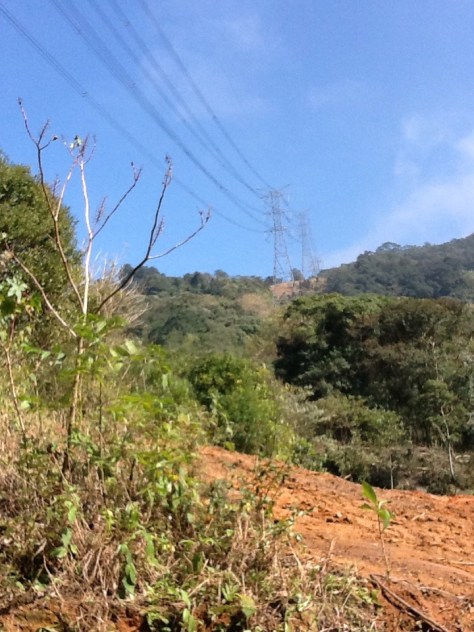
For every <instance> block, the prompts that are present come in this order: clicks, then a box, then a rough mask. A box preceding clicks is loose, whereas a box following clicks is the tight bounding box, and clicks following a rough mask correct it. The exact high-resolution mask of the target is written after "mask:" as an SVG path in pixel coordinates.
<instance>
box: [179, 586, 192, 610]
mask: <svg viewBox="0 0 474 632" xmlns="http://www.w3.org/2000/svg"><path fill="white" fill-rule="evenodd" d="M179 594H180V596H181V599H182V600H183V601H184V603H185V605H186V606H187V607H188V608H191V599H190V597H189V595H188V593H187V592H186V591H185V590H183V589H181V588H180V590H179Z"/></svg>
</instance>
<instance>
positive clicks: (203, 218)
mask: <svg viewBox="0 0 474 632" xmlns="http://www.w3.org/2000/svg"><path fill="white" fill-rule="evenodd" d="M199 215H200V217H201V224H200V225H199V227H198V228H196V230H195V231H194V232H193V233H191V234H190V235H188V236H187V237H186V238H185V239H183V241H180V242H178V243H177V244H175V245H174V246H171V248H168V250H165V251H164V252H162V253H160V254H158V255H151V256H150V257H148V260H149V261H153V260H154V259H161V258H162V257H166V256H167V255H169V254H170V253H172V252H174V251H175V250H177V249H178V248H181V247H182V246H184V245H185V244H187V243H188V241H191V239H194V237H196V235H197V234H198V233H199V232H201V230H202V229H203V228H204V226H205V225H206V224H207V222H208V221H209V220H210V219H211V211H210V210H208V211H207V212H206V213H203V212H202V211H201V212H200V213H199Z"/></svg>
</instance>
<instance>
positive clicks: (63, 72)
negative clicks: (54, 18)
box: [0, 3, 262, 233]
mask: <svg viewBox="0 0 474 632" xmlns="http://www.w3.org/2000/svg"><path fill="white" fill-rule="evenodd" d="M0 14H2V15H3V17H4V18H5V19H6V20H7V21H8V22H10V24H11V25H12V26H13V27H14V29H15V30H16V31H17V32H18V33H20V35H21V36H22V37H24V38H25V39H26V40H27V41H28V42H29V44H31V46H32V47H33V48H35V49H36V50H37V52H38V53H39V54H40V56H41V57H42V58H43V59H44V60H45V61H46V62H47V63H48V64H49V65H50V66H51V67H52V68H53V70H55V71H56V72H57V73H58V74H59V75H60V76H61V77H62V78H63V79H64V80H65V81H66V82H67V83H68V84H69V85H70V86H71V88H72V89H73V90H74V91H75V92H76V93H77V94H79V96H80V97H81V98H83V99H85V100H86V101H88V103H89V104H90V105H91V107H92V108H93V109H95V110H96V112H97V113H98V114H99V115H100V116H102V118H104V120H106V121H107V122H108V123H109V125H110V126H111V127H112V128H114V129H115V130H116V131H117V132H119V133H120V135H121V136H123V137H124V138H126V139H127V140H128V141H129V142H130V144H131V145H133V146H134V147H135V148H136V149H137V150H138V151H139V152H141V153H142V154H143V155H144V156H146V157H147V158H148V159H149V160H151V161H152V162H153V163H156V164H161V161H160V159H159V158H158V157H157V156H156V154H153V153H152V152H150V151H149V150H148V148H147V147H146V146H145V145H143V144H142V143H140V141H138V140H137V139H136V138H135V136H133V135H132V134H131V133H130V132H129V131H128V129H127V128H125V127H124V126H123V125H121V123H119V122H118V121H117V119H115V118H114V117H113V116H112V115H111V114H110V113H109V112H108V110H107V109H106V108H104V107H103V106H102V105H101V104H100V103H99V102H98V101H97V100H96V99H95V98H94V97H93V96H92V95H91V94H90V93H89V92H88V91H87V90H86V89H85V88H84V86H82V85H81V84H80V83H79V82H78V81H77V80H76V79H75V77H74V76H73V75H71V73H70V72H69V71H68V70H67V69H66V68H65V67H64V66H63V65H62V64H61V63H60V62H58V61H57V59H56V58H55V57H54V56H53V55H51V54H50V53H49V52H48V51H47V50H46V49H45V48H44V47H43V46H42V45H41V44H40V43H39V41H38V40H37V39H36V38H35V37H34V36H33V35H31V33H30V32H29V31H28V30H27V29H26V28H25V27H24V26H23V25H22V24H21V23H20V22H19V21H18V20H17V19H16V18H15V17H14V16H13V15H12V14H11V13H10V12H9V11H8V10H7V9H6V8H5V7H4V6H3V5H2V4H1V3H0ZM173 180H174V181H175V182H176V184H177V185H178V186H179V187H180V188H182V189H183V190H184V191H186V192H187V193H188V194H189V195H190V196H191V197H193V198H194V199H195V200H196V201H198V202H199V203H200V204H202V205H203V206H205V207H206V206H208V203H207V202H205V201H203V200H202V198H200V197H199V196H198V195H197V194H196V193H195V192H194V191H193V190H192V189H190V188H189V187H188V186H187V185H186V184H184V182H183V181H181V180H180V179H179V178H178V177H176V176H174V177H173ZM212 210H213V212H214V213H215V214H216V215H218V216H219V217H221V218H222V219H224V220H225V221H226V222H229V223H231V224H233V225H234V226H237V227H239V228H241V229H242V230H245V231H248V232H255V233H261V232H262V231H261V230H256V229H252V228H249V227H248V226H244V225H242V224H240V223H239V222H237V221H235V220H234V219H232V218H230V217H227V216H226V215H225V214H224V213H222V212H221V211H219V210H217V209H215V208H213V209H212Z"/></svg>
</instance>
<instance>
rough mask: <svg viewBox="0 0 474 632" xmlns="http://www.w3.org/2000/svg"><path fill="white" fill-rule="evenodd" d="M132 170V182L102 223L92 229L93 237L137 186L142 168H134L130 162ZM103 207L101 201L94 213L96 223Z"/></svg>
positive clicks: (100, 230)
mask: <svg viewBox="0 0 474 632" xmlns="http://www.w3.org/2000/svg"><path fill="white" fill-rule="evenodd" d="M132 171H133V177H132V184H131V185H130V186H129V187H128V189H127V190H126V191H125V193H124V194H123V195H122V197H121V198H120V199H119V201H118V202H117V203H116V204H115V206H114V207H113V209H112V210H111V211H110V212H109V213H107V216H106V217H105V219H104V221H103V222H102V224H101V225H100V226H99V227H98V228H96V229H95V231H94V237H97V235H99V234H100V233H101V232H102V230H103V229H104V228H105V226H106V225H107V223H108V222H109V220H110V219H111V218H112V217H113V216H114V215H115V213H116V212H117V211H118V209H119V208H120V207H121V206H122V204H123V203H124V202H125V200H126V199H127V198H128V196H129V195H130V193H131V192H132V191H133V189H134V188H135V187H136V186H137V184H138V181H139V180H140V177H141V174H142V170H141V169H135V166H134V164H133V162H132ZM103 208H104V203H102V205H101V208H99V210H98V212H97V215H96V224H97V223H98V222H99V221H100V219H101V216H102V214H103V210H102V209H103Z"/></svg>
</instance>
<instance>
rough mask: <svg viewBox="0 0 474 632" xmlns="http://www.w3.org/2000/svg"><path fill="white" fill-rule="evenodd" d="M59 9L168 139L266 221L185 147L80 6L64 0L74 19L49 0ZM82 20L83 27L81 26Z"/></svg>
mask: <svg viewBox="0 0 474 632" xmlns="http://www.w3.org/2000/svg"><path fill="white" fill-rule="evenodd" d="M50 3H51V4H53V5H54V6H55V7H56V9H57V10H58V12H59V14H60V15H61V16H62V17H63V19H64V20H65V21H66V22H67V23H68V24H69V25H70V26H71V27H72V28H73V30H74V31H76V32H77V33H78V34H79V36H80V37H81V38H82V39H84V41H85V42H86V43H87V44H88V46H90V47H91V49H92V50H93V52H94V54H95V55H96V56H97V57H98V58H99V59H100V60H101V62H102V63H103V64H104V65H105V66H106V68H107V69H108V70H109V72H110V73H111V74H112V76H113V77H114V78H115V79H116V81H118V82H119V83H120V84H121V85H122V86H123V87H124V88H125V90H126V91H127V92H128V93H129V94H130V95H131V96H132V97H133V99H134V100H135V101H136V102H137V103H138V105H139V106H140V107H141V108H142V109H143V110H144V111H145V112H147V114H148V115H149V116H150V118H152V119H153V120H154V121H155V123H156V124H157V125H158V127H160V128H161V129H162V130H163V131H164V132H165V133H166V134H167V135H168V136H169V137H170V138H171V140H172V141H173V142H174V143H175V144H176V145H177V146H178V147H179V148H180V149H181V151H182V152H183V153H184V154H185V156H186V157H187V158H188V159H189V160H190V161H191V162H192V163H193V164H194V165H195V166H196V167H197V168H198V169H199V170H200V171H201V172H202V173H203V174H204V175H205V176H206V177H207V178H208V179H209V180H210V181H211V182H212V183H213V184H214V185H215V186H216V187H217V188H218V189H219V190H220V191H221V192H222V193H223V194H224V195H225V196H226V197H227V198H228V199H229V200H230V201H231V202H232V203H233V204H234V206H236V207H237V208H238V209H239V210H241V211H242V212H243V213H245V214H246V215H248V216H249V217H251V218H252V219H253V220H254V221H255V222H257V223H259V224H261V225H263V226H265V223H264V222H263V221H262V220H261V219H260V218H258V217H256V216H255V215H254V214H253V213H252V212H251V211H249V210H248V209H247V208H246V207H245V206H244V204H245V203H243V202H242V200H240V199H239V198H238V197H237V196H236V195H235V194H233V193H232V192H231V191H230V190H229V189H228V188H227V187H226V186H225V185H223V184H222V183H221V182H220V181H219V180H218V179H217V178H216V177H215V176H214V175H213V174H212V173H211V172H210V171H209V169H208V168H207V167H206V166H205V165H203V163H202V162H201V161H200V160H199V159H198V158H197V157H196V156H195V155H194V153H193V152H192V151H191V150H190V149H189V148H188V147H186V145H185V144H184V142H183V141H182V140H181V138H180V137H179V136H178V135H177V134H176V132H174V131H173V130H172V129H171V128H170V126H169V125H168V124H167V123H166V122H165V121H164V120H163V118H162V117H161V116H160V114H159V113H158V111H157V109H156V107H155V106H154V104H153V103H152V102H151V101H150V99H149V98H148V97H147V96H146V95H145V94H144V93H143V91H142V90H140V88H139V87H138V86H137V85H136V83H135V82H134V80H133V79H132V78H131V77H130V75H129V74H128V72H127V71H126V69H125V68H124V67H123V65H122V64H121V63H120V61H119V60H118V59H117V58H116V56H115V55H114V54H113V53H112V52H111V51H110V49H109V48H108V47H107V46H106V45H105V44H104V43H103V42H102V38H101V37H100V36H99V34H98V33H97V32H96V31H95V30H94V28H93V27H92V26H91V25H90V23H89V22H88V20H87V19H86V18H85V17H84V16H83V15H82V14H81V12H80V11H79V9H78V8H77V7H75V6H74V5H73V4H67V7H68V8H73V10H74V11H75V13H76V14H77V16H78V18H76V20H74V18H72V17H71V16H70V15H69V14H68V12H67V10H66V8H65V6H66V5H62V4H61V2H60V0H50ZM81 23H82V28H81Z"/></svg>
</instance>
